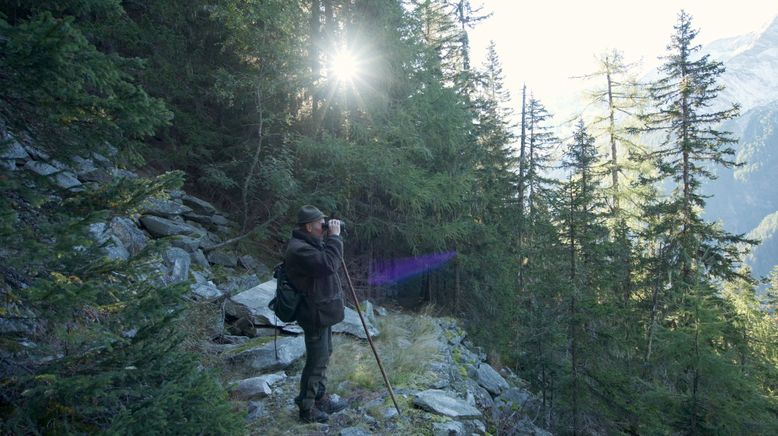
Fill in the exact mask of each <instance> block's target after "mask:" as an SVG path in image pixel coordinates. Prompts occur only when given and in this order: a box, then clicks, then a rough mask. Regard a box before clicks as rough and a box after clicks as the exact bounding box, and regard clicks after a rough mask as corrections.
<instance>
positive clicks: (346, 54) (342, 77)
mask: <svg viewBox="0 0 778 436" xmlns="http://www.w3.org/2000/svg"><path fill="white" fill-rule="evenodd" d="M330 68H331V70H332V73H333V74H334V75H335V78H336V79H337V80H338V81H339V82H348V83H350V82H353V81H354V80H355V79H356V78H357V77H358V76H359V74H360V63H359V60H358V59H357V57H356V56H355V55H354V53H352V52H351V50H349V49H347V48H341V49H340V50H338V51H337V52H336V53H335V56H333V58H332V65H331V66H330Z"/></svg>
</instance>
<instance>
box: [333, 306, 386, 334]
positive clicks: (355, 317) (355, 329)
mask: <svg viewBox="0 0 778 436" xmlns="http://www.w3.org/2000/svg"><path fill="white" fill-rule="evenodd" d="M345 312H346V317H345V318H343V321H341V322H339V323H337V324H335V325H334V326H332V331H333V332H334V333H348V334H350V335H354V336H356V337H358V338H362V339H367V335H366V334H365V328H364V327H362V322H361V321H360V320H359V314H358V313H357V311H356V310H354V309H352V308H350V307H347V308H346V310H345ZM365 324H367V330H368V331H369V332H370V337H373V338H374V337H376V336H378V335H379V333H380V332H379V331H378V329H377V328H376V327H375V326H374V325H373V324H372V323H371V322H370V321H369V320H368V318H367V317H365Z"/></svg>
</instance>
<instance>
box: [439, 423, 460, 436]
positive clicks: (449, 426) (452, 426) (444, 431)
mask: <svg viewBox="0 0 778 436" xmlns="http://www.w3.org/2000/svg"><path fill="white" fill-rule="evenodd" d="M432 434H433V435H434V436H462V435H464V434H466V433H465V425H464V424H462V423H461V422H459V421H448V422H438V423H436V424H435V425H433V426H432Z"/></svg>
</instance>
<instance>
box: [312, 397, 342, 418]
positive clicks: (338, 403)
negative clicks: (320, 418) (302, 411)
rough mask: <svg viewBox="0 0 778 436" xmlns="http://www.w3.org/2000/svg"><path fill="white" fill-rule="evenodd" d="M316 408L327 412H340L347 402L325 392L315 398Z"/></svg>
mask: <svg viewBox="0 0 778 436" xmlns="http://www.w3.org/2000/svg"><path fill="white" fill-rule="evenodd" d="M315 404H316V408H318V409H319V410H322V411H324V412H327V413H329V414H333V413H337V412H340V411H341V410H343V409H345V408H346V407H348V402H346V400H344V399H342V398H340V397H339V396H337V395H335V394H332V395H330V394H325V395H324V396H323V397H321V398H319V399H318V400H316V403H315Z"/></svg>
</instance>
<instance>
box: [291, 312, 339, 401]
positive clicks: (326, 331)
mask: <svg viewBox="0 0 778 436" xmlns="http://www.w3.org/2000/svg"><path fill="white" fill-rule="evenodd" d="M303 331H304V332H305V368H303V374H302V377H300V395H299V396H298V397H297V404H298V405H299V406H300V410H309V409H310V408H311V407H313V403H314V401H316V399H319V398H321V397H322V396H323V395H324V391H325V390H326V384H327V375H326V372H327V364H328V363H329V361H330V355H331V354H332V327H323V328H318V329H317V328H313V329H311V328H306V327H303Z"/></svg>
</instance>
